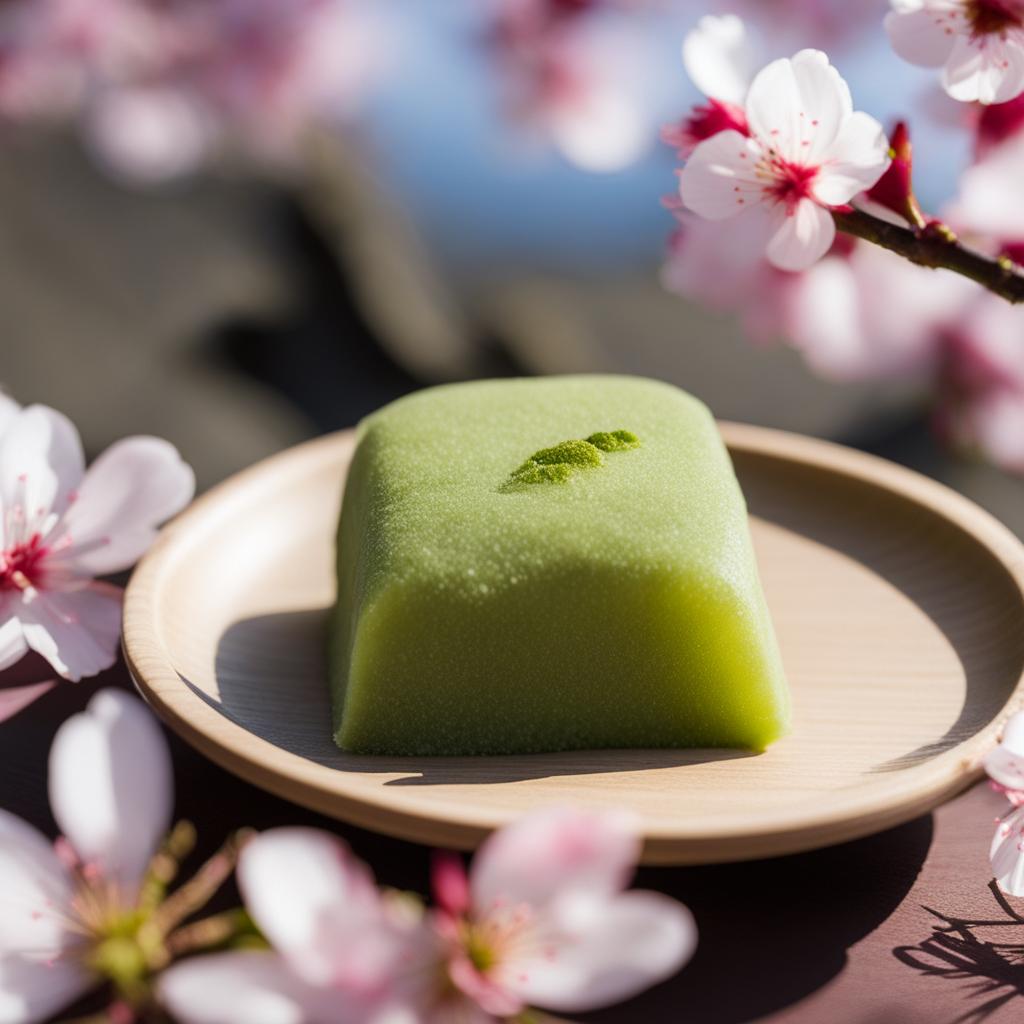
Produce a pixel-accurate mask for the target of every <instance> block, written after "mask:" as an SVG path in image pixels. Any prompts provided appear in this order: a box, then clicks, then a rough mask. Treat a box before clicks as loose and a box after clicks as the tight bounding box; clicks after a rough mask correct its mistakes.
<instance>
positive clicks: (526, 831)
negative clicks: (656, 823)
mask: <svg viewBox="0 0 1024 1024" xmlns="http://www.w3.org/2000/svg"><path fill="white" fill-rule="evenodd" d="M639 853H640V842H639V839H638V838H637V834H636V831H635V830H634V828H633V827H632V820H631V819H630V818H629V817H628V816H627V815H623V814H619V813H615V812H599V811H582V810H575V809H570V808H561V807H552V808H547V809H545V810H542V811H538V812H536V813H534V814H530V815H529V816H527V817H526V818H523V819H522V820H520V821H517V822H515V823H513V824H511V825H508V826H506V827H505V828H503V829H501V830H500V831H499V832H495V833H494V834H493V835H492V836H491V837H490V838H489V839H487V841H486V842H485V843H484V844H483V846H481V847H480V849H479V851H478V852H477V854H476V857H475V858H474V859H473V865H472V868H471V870H470V890H471V892H472V895H473V907H474V912H475V913H476V914H486V913H488V912H489V911H490V910H492V909H494V908H496V907H499V908H500V907H509V906H515V905H517V904H521V903H522V904H526V905H528V906H530V907H532V908H534V909H538V908H542V907H544V906H546V905H547V904H548V903H549V902H550V901H552V900H554V899H556V898H561V897H563V896H564V895H565V894H566V893H575V892H587V893H597V894H605V895H610V894H612V893H615V892H618V891H620V890H621V889H622V888H623V887H624V885H625V884H626V882H627V880H628V878H629V876H630V875H631V874H632V872H633V869H634V867H635V866H636V862H637V860H638V858H639Z"/></svg>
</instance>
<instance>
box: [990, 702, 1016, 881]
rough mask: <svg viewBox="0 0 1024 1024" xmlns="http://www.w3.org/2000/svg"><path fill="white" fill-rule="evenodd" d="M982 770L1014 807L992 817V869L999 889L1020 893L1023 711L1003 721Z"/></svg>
mask: <svg viewBox="0 0 1024 1024" xmlns="http://www.w3.org/2000/svg"><path fill="white" fill-rule="evenodd" d="M985 771H986V772H987V773H988V775H989V777H990V778H991V779H992V786H993V788H994V789H996V790H997V791H999V792H1000V793H1004V794H1005V795H1006V797H1007V799H1008V800H1009V801H1010V803H1011V804H1012V805H1013V807H1014V810H1013V811H1012V812H1011V813H1010V814H1009V815H1008V816H1007V817H1005V818H997V819H996V831H995V835H993V837H992V848H991V851H990V856H991V860H992V871H993V873H994V875H995V878H996V882H997V884H998V885H999V888H1000V889H1002V890H1003V892H1006V893H1009V895H1011V896H1024V713H1020V712H1018V713H1017V714H1016V715H1014V716H1013V717H1012V718H1011V719H1010V720H1009V722H1007V723H1006V727H1005V728H1004V729H1003V738H1002V742H1001V743H1000V744H999V745H998V746H997V747H996V748H995V749H994V750H992V751H990V752H989V754H988V755H987V756H986V757H985Z"/></svg>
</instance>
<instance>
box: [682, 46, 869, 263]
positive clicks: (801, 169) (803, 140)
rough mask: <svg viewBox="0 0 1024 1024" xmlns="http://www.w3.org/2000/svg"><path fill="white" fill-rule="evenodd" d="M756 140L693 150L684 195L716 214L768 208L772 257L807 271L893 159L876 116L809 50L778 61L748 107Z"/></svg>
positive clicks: (713, 141)
mask: <svg viewBox="0 0 1024 1024" xmlns="http://www.w3.org/2000/svg"><path fill="white" fill-rule="evenodd" d="M745 113H746V119H747V123H748V126H749V130H750V136H749V137H747V136H744V135H742V134H741V133H740V132H738V131H736V130H731V129H730V130H726V131H723V132H719V133H717V134H715V135H713V136H711V137H710V138H708V139H705V140H704V141H703V142H701V143H700V144H699V145H698V146H697V147H696V148H695V150H694V151H693V154H692V156H691V157H690V159H689V160H688V161H687V163H686V165H685V167H684V168H683V171H682V174H681V176H680V196H681V198H682V201H683V204H684V205H685V206H686V207H687V208H688V209H690V210H693V211H694V212H695V213H697V214H699V215H700V216H702V217H705V218H707V219H709V220H715V221H718V220H726V219H729V218H732V217H744V218H746V217H749V216H751V213H752V211H755V210H756V211H758V214H759V215H761V216H763V215H764V213H765V212H767V213H768V215H769V219H770V222H771V225H772V231H771V234H770V237H769V241H768V244H767V256H768V260H769V261H770V262H771V263H772V264H774V265H775V266H777V267H779V268H780V269H783V270H794V271H795V270H804V269H806V268H807V267H809V266H811V265H812V264H813V263H815V262H816V261H817V260H819V259H820V258H821V257H822V256H824V255H825V253H826V252H828V250H829V248H830V247H831V245H832V242H833V240H834V239H835V234H836V228H835V223H834V221H833V219H832V215H831V210H832V209H833V208H836V207H841V206H844V205H846V204H848V203H849V202H850V200H851V199H853V198H854V196H856V195H857V194H859V193H860V192H863V191H865V190H866V189H869V188H870V187H871V186H872V185H874V184H875V182H877V181H878V179H879V178H880V177H881V176H882V174H883V173H884V172H885V170H886V168H887V167H888V165H889V156H888V142H887V141H886V138H885V133H884V132H883V131H882V128H881V125H879V124H878V122H877V121H875V120H874V118H872V117H869V116H868V115H867V114H864V113H861V112H854V110H853V103H852V100H851V98H850V90H849V87H848V86H847V85H846V83H845V82H844V81H843V79H842V78H841V77H840V76H839V73H838V72H837V71H836V70H835V69H834V68H833V67H832V66H831V65H830V64H829V61H828V57H827V56H826V55H825V54H824V53H821V52H819V51H816V50H804V51H802V52H800V53H798V54H797V55H796V56H795V57H794V58H793V59H792V60H785V59H783V60H778V61H774V62H773V63H771V64H769V65H768V66H767V67H766V68H764V69H763V70H762V71H761V72H760V73H759V74H758V75H757V77H756V78H755V79H754V82H753V84H752V85H751V87H750V91H749V93H748V96H747V100H746V105H745Z"/></svg>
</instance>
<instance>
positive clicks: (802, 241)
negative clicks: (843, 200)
mask: <svg viewBox="0 0 1024 1024" xmlns="http://www.w3.org/2000/svg"><path fill="white" fill-rule="evenodd" d="M780 220H781V223H780V226H779V228H778V230H777V231H776V232H775V234H774V235H773V236H772V239H771V241H770V242H769V243H768V260H769V262H770V263H771V264H772V265H773V266H775V267H778V268H779V269H780V270H790V271H798V270H807V268H808V267H810V266H812V265H813V264H815V263H817V261H818V260H820V259H821V258H822V256H824V255H825V253H827V252H828V251H829V249H831V248H832V243H833V242H834V241H835V237H836V224H835V221H834V220H833V219H832V214H831V213H829V211H828V210H826V209H824V208H823V207H821V206H819V205H818V204H817V203H815V202H813V201H812V200H810V199H801V200H800V202H799V203H797V204H796V206H795V207H794V208H793V210H792V212H787V211H782V212H781V214H780Z"/></svg>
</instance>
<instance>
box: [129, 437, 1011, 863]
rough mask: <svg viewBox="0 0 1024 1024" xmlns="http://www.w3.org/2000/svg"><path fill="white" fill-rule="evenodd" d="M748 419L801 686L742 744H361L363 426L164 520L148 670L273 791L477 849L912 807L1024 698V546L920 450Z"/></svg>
mask: <svg viewBox="0 0 1024 1024" xmlns="http://www.w3.org/2000/svg"><path fill="white" fill-rule="evenodd" d="M723 431H724V434H725V437H726V440H727V442H728V444H729V447H730V450H731V452H732V455H733V459H734V462H735V464H736V469H737V472H738V474H739V478H740V481H741V483H742V485H743V489H744V491H745V493H746V495H747V499H748V503H749V505H750V510H751V523H752V528H753V534H754V541H755V545H756V548H757V555H758V560H759V563H760V567H761V574H762V577H763V580H764V585H765V589H766V591H767V595H768V603H769V605H770V606H771V611H772V616H773V618H774V621H775V625H776V629H777V631H778V634H779V640H780V643H781V646H782V654H783V660H784V662H785V664H786V669H787V673H788V676H789V680H790V684H791V686H792V689H793V698H794V703H795V725H794V729H793V733H792V735H791V736H789V737H788V738H787V739H785V740H783V741H782V742H780V743H778V744H776V745H775V746H774V747H772V748H771V749H770V750H769V751H768V752H767V753H765V754H762V755H759V756H751V755H746V754H743V753H740V752H736V751H731V752H730V751H695V750H683V751H648V750H631V751H598V752H593V753H572V754H551V755H530V756H521V757H496V758H436V759H431V758H419V759H413V758H385V757H357V756H351V755H346V754H342V753H341V752H339V751H338V750H337V749H336V748H335V747H334V745H333V744H332V742H331V736H330V726H329V722H330V715H329V709H328V698H327V688H326V683H325V671H324V664H323V656H322V650H323V647H324V629H325V614H326V609H327V608H328V607H329V605H330V603H331V600H332V596H333V580H332V564H333V558H332V548H333V537H334V528H335V521H336V517H337V512H338V507H339V498H340V492H341V488H342V481H343V478H344V475H345V469H346V466H347V463H348V460H349V458H350V456H351V453H352V447H353V437H352V434H351V433H342V434H336V435H333V436H330V437H326V438H323V439H321V440H318V441H313V442H311V443H309V444H305V445H302V446H301V447H298V448H295V449H292V450H290V451H286V452H284V453H283V454H281V455H278V456H276V457H274V458H272V459H269V460H268V461H266V462H263V463H260V464H259V465H257V466H254V467H253V468H252V469H249V470H248V471H246V472H244V473H242V474H241V475H239V476H237V477H234V478H232V479H231V480H228V481H227V482H226V483H224V484H222V485H221V486H220V487H218V488H217V489H216V490H214V491H212V492H210V493H209V494H208V495H206V496H205V497H204V498H202V499H201V500H199V501H198V502H196V504H195V505H194V506H193V507H192V508H191V509H189V510H188V511H187V512H186V513H185V514H184V515H182V516H181V517H180V518H179V519H178V520H177V521H176V522H175V523H173V524H172V525H171V526H170V527H169V528H168V529H167V530H165V531H164V533H163V535H162V536H161V537H160V539H159V541H158V542H157V544H156V545H155V546H154V547H153V549H152V550H151V552H150V553H149V554H148V555H147V556H146V558H145V559H144V560H143V562H142V563H141V564H140V566H139V568H138V569H137V571H136V573H135V575H134V577H133V579H132V581H131V584H130V586H129V588H128V594H127V597H126V606H125V626H124V646H125V651H126V654H127V658H128V664H129V666H130V668H131V671H132V674H133V676H134V677H135V680H136V682H137V684H138V686H139V689H140V690H141V691H142V693H143V694H144V695H145V696H146V698H147V699H148V700H149V701H150V703H151V704H152V705H153V706H154V707H155V708H156V710H157V711H158V712H159V713H160V715H161V716H162V717H163V718H164V719H165V720H166V721H167V722H168V723H169V724H170V726H171V727H172V728H173V729H175V730H176V731H178V732H179V733H180V734H181V735H182V736H183V737H185V739H187V740H188V741H189V742H190V743H192V744H194V745H195V746H196V747H197V748H199V749H200V750H201V751H203V752H204V753H205V754H207V755H208V756H209V757H210V758H212V759H213V760H214V761H217V762H218V763H219V764H221V765H223V766H224V767H226V768H228V769H230V770H231V771H234V772H237V773H238V774H239V775H241V776H243V777H245V778H246V779H249V780H250V781H252V782H254V783H256V784H257V785H260V786H263V787H265V788H266V789H269V790H271V791H272V792H274V793H277V794H279V795H281V796H284V797H287V798H288V799H291V800H294V801H296V802H297V803H300V804H304V805H306V806H308V807H312V808H315V809H316V810H319V811H323V812H326V813H327V814H331V815H334V816H335V817H337V818H340V819H343V820H345V821H350V822H353V823H355V824H357V825H361V826H363V827H365V828H370V829H376V830H378V831H381V832H387V833H390V834H392V835H396V836H400V837H403V838H406V839H412V840H417V841H419V842H424V843H431V844H434V845H442V846H449V847H461V848H469V847H472V846H473V845H474V844H476V843H478V842H479V841H480V840H481V839H482V838H483V837H484V836H485V835H486V834H487V832H488V831H489V830H491V829H493V828H495V827H496V826H499V825H502V824H504V823H505V822H507V821H509V820H511V819H512V818H514V817H515V816H517V815H519V814H521V813H522V812H524V811H526V810H527V809H529V808H532V807H536V806H538V805H541V804H550V803H560V802H567V801H575V802H579V803H581V804H587V805H594V806H602V807H603V806H610V805H621V806H624V807H628V808H631V809H632V810H634V811H635V812H637V813H638V814H639V816H640V819H641V821H642V823H643V828H644V832H645V837H646V842H645V847H644V857H645V860H646V861H647V862H648V863H673V864H683V863H702V862H711V861H725V860H742V859H745V858H754V857H763V856H767V855H772V854H781V853H788V852H791V851H795V850H802V849H808V848H812V847H816V846H822V845H826V844H829V843H835V842H839V841H842V840H845V839H851V838H853V837H855V836H859V835H864V834H866V833H869V832H873V831H877V830H880V829H883V828H886V827H888V826H892V825H896V824H898V823H899V822H902V821H905V820H907V819H909V818H911V817H914V816H915V815H918V814H921V813H923V812H924V811H927V810H928V809H930V808H932V807H934V806H935V805H936V804H938V803H940V802H941V801H943V800H945V799H946V798H948V797H949V796H951V795H952V794H953V793H955V792H956V791H958V790H959V789H961V788H962V787H964V786H965V785H966V784H967V783H969V782H970V781H971V780H972V779H973V778H975V777H976V774H977V763H978V759H979V757H980V756H981V755H982V754H983V753H984V752H985V750H986V749H988V747H989V746H990V745H991V744H992V743H993V742H994V740H995V738H996V735H997V731H998V728H999V726H1000V724H1001V722H1002V721H1003V720H1004V719H1005V717H1006V716H1007V715H1008V714H1009V713H1010V712H1011V711H1012V710H1016V708H1017V706H1018V705H1019V704H1020V703H1021V701H1022V697H1021V694H1022V692H1024V691H1022V672H1024V548H1022V547H1021V544H1020V543H1019V542H1018V541H1017V540H1016V538H1015V537H1014V536H1013V535H1012V534H1011V533H1010V532H1009V531H1008V530H1006V529H1005V528H1004V527H1003V526H1001V525H1000V524H999V523H997V522H996V521H995V520H994V519H992V518H991V517H990V516H989V515H988V514H987V513H985V512H983V511H982V510H981V509H979V508H978V507H977V506H975V505H973V504H972V503H970V502H969V501H967V500H966V499H964V498H962V497H960V496H959V495H957V494H955V493H954V492H952V491H950V490H947V489H946V488H944V487H942V486H941V485H939V484H936V483H933V482H931V481H929V480H926V479H925V478H923V477H921V476H918V475H917V474H915V473H912V472H910V471H908V470H905V469H901V468H899V467H898V466H895V465H892V464H890V463H887V462H883V461H882V460H880V459H876V458H873V457H871V456H867V455H863V454H860V453H857V452H854V451H850V450H848V449H845V448H840V447H837V446H835V445H830V444H826V443H824V442H821V441H814V440H810V439H808V438H803V437H797V436H794V435H790V434H783V433H779V432H777V431H770V430H764V429H760V428H755V427H747V426H737V425H725V426H724V427H723Z"/></svg>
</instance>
